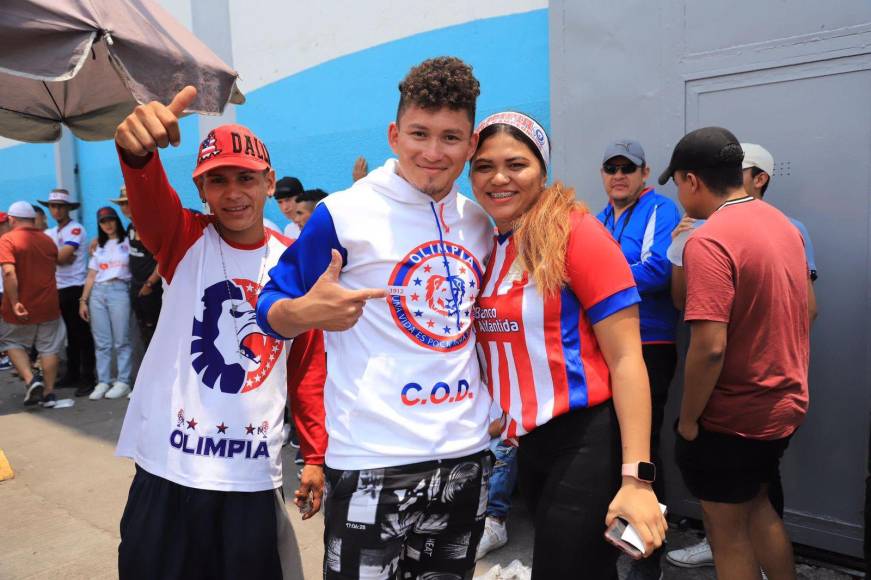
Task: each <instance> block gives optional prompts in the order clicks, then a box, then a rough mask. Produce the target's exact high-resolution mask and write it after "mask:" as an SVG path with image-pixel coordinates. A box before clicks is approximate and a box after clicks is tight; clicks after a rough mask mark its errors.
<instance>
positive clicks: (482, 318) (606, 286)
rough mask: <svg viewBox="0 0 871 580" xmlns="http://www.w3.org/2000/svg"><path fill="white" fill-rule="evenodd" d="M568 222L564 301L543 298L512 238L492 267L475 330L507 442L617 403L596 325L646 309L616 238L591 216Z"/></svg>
mask: <svg viewBox="0 0 871 580" xmlns="http://www.w3.org/2000/svg"><path fill="white" fill-rule="evenodd" d="M570 219H571V233H570V235H569V241H568V245H567V248H566V271H567V274H568V278H569V280H568V284H566V285H565V286H563V288H562V290H561V291H560V292H559V293H555V294H553V295H550V296H546V297H543V296H542V295H541V294H540V293H539V291H538V288H537V287H536V284H535V281H534V280H533V279H532V277H531V276H530V275H529V273H528V272H525V271H523V269H522V268H521V266H520V264H519V260H518V259H517V247H516V244H515V240H514V237H513V236H512V235H511V234H506V235H503V236H499V237H497V238H496V242H495V247H494V250H493V252H492V254H491V256H490V260H489V263H488V264H487V273H486V276H485V278H484V284H483V290H482V292H481V294H480V295H479V296H478V305H477V308H476V309H475V328H476V330H477V336H478V349H479V353H480V355H481V359H482V361H484V363H485V369H484V371H485V373H486V378H487V385H488V388H489V390H490V394H491V395H492V396H493V400H494V401H496V402H498V403H499V405H500V406H501V407H502V410H503V411H505V413H506V414H507V415H508V421H507V422H506V428H505V432H504V433H503V437H505V438H509V437H517V436H519V435H523V434H525V433H529V432H530V431H532V430H533V429H535V428H536V427H538V426H539V425H543V424H545V423H547V422H548V421H550V420H551V419H552V418H554V417H557V416H559V415H562V414H563V413H566V412H568V411H570V410H574V409H579V408H584V407H592V406H595V405H598V404H600V403H603V402H605V401H607V400H608V399H610V398H611V378H610V374H609V372H608V365H607V364H606V362H605V359H604V357H603V355H602V352H601V350H600V349H599V343H598V341H597V340H596V335H595V334H594V333H593V325H594V324H596V323H597V322H599V321H601V320H604V319H605V318H607V317H608V316H611V315H612V314H614V313H615V312H618V311H620V310H622V309H624V308H627V307H629V306H632V305H633V304H637V303H638V302H640V301H641V298H640V296H639V294H638V291H637V289H636V288H635V281H634V280H633V278H632V272H631V271H630V269H629V265H628V263H627V262H626V259H625V258H624V257H623V254H622V252H621V251H620V247H619V246H618V245H617V243H616V242H615V241H614V239H613V237H612V236H611V234H609V233H608V231H607V230H606V229H605V228H604V227H603V226H602V224H600V223H599V222H598V221H597V220H596V218H595V216H593V215H590V214H589V213H588V212H586V211H576V212H573V213H572V215H571V218H570Z"/></svg>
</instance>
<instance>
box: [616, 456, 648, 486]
mask: <svg viewBox="0 0 871 580" xmlns="http://www.w3.org/2000/svg"><path fill="white" fill-rule="evenodd" d="M620 474H621V475H628V476H629V477H634V478H635V479H637V480H638V481H643V482H645V483H653V482H654V481H655V480H656V466H655V465H654V464H652V463H650V462H649V461H637V462H635V463H624V464H623V469H622V470H621V471H620Z"/></svg>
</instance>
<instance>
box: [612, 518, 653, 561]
mask: <svg viewBox="0 0 871 580" xmlns="http://www.w3.org/2000/svg"><path fill="white" fill-rule="evenodd" d="M627 530H631V531H632V534H633V535H634V536H635V537H636V538H637V537H638V533H637V532H635V529H634V528H633V527H632V526H631V525H629V522H627V521H626V520H624V519H623V518H621V517H616V518H614V521H613V522H611V525H610V526H608V529H607V530H605V539H606V540H608V541H609V542H610V543H612V544H614V545H615V546H617V547H618V548H619V549H620V550H622V551H623V552H624V553H625V554H626V555H627V556H629V557H630V558H632V559H633V560H640V559H641V558H643V557H644V550H643V547H644V545H643V544H642V545H641V548H639V547H638V546H637V545H635V544H634V543H630V542H631V538H630V539H627V538H626V537H625V534H626V531H627Z"/></svg>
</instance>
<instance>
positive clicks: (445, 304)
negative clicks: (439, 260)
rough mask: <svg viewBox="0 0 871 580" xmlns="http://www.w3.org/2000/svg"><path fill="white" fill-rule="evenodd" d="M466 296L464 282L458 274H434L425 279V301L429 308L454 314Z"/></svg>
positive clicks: (446, 313) (444, 313)
mask: <svg viewBox="0 0 871 580" xmlns="http://www.w3.org/2000/svg"><path fill="white" fill-rule="evenodd" d="M465 296H466V282H465V281H464V280H463V279H462V278H460V277H459V276H447V277H445V276H441V275H438V274H435V275H433V276H430V277H429V279H428V280H427V281H426V303H427V305H428V306H429V308H430V310H432V311H433V312H438V313H439V314H443V315H445V316H456V315H457V313H458V312H459V311H460V305H461V304H462V303H463V298H464V297H465Z"/></svg>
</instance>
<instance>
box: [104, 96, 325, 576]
mask: <svg viewBox="0 0 871 580" xmlns="http://www.w3.org/2000/svg"><path fill="white" fill-rule="evenodd" d="M195 97H196V91H195V90H194V89H193V88H192V87H186V88H185V89H183V90H182V91H181V92H179V93H178V94H177V95H176V97H175V98H174V99H173V101H172V103H170V104H169V105H168V106H164V105H162V104H160V103H157V102H152V103H148V104H146V105H142V106H139V107H137V108H136V109H135V110H134V112H133V113H132V114H131V115H130V116H128V117H127V118H126V119H125V120H124V121H123V122H122V123H121V125H119V126H118V129H117V131H116V134H115V143H116V145H117V147H118V154H119V157H120V161H121V169H122V172H123V174H124V181H125V184H126V187H127V195H128V199H129V204H130V209H131V212H132V217H133V221H134V223H135V224H136V228H137V231H138V233H139V235H140V237H141V239H142V241H143V243H144V244H145V246H146V247H147V248H148V249H149V250H150V251H151V252H152V253H153V254H154V256H155V258H156V260H157V264H158V270H159V272H160V273H161V276H162V277H163V278H164V282H165V292H164V298H163V307H162V310H161V315H160V318H159V320H158V323H157V327H156V329H155V334H154V338H153V340H152V342H151V345H150V346H149V348H148V351H147V352H146V354H145V358H144V359H143V362H142V366H141V368H140V371H139V376H138V377H137V380H136V389H135V391H134V395H133V398H132V401H131V403H130V407H129V408H128V410H127V415H126V417H125V419H124V426H123V428H122V431H121V436H120V439H119V442H118V449H117V453H118V455H121V456H125V457H130V458H132V459H133V460H134V461H135V462H136V476H135V477H134V479H133V483H132V485H131V488H130V495H129V498H128V501H127V506H126V508H125V510H124V515H123V517H122V520H121V546H120V548H119V557H118V564H119V576H120V577H121V578H122V579H133V578H143V579H145V578H165V579H175V578H178V579H181V578H184V579H185V580H189V579H191V578H203V579H205V578H269V579H272V578H275V579H279V578H288V577H293V578H296V577H301V574H302V572H301V569H300V563H299V554H298V550H297V549H296V542H295V540H294V538H293V532H292V529H291V527H290V524H289V522H288V521H287V512H286V509H285V507H284V498H283V495H282V491H281V485H282V474H281V459H280V450H281V443H282V423H283V412H284V407H285V404H286V401H287V395H288V392H290V393H291V396H292V398H293V399H294V408H295V409H304V408H306V407H307V405H314V406H315V407H318V406H321V407H322V402H321V401H320V399H318V398H317V397H316V396H315V397H312V396H311V395H309V394H312V395H316V394H317V393H318V392H319V391H320V390H321V389H322V385H323V379H324V353H323V339H322V336H321V335H320V334H319V333H318V332H310V333H306V334H303V335H301V336H299V337H297V338H296V339H295V340H293V342H292V343H291V342H289V341H288V342H285V341H281V340H277V339H275V338H272V337H270V336H268V335H266V334H265V333H264V332H262V330H261V329H260V328H259V326H258V325H257V321H256V319H255V311H254V307H255V305H256V301H257V294H258V292H259V291H260V288H261V287H262V286H263V285H264V284H265V283H266V282H267V281H268V279H269V270H270V268H271V267H272V266H273V265H275V263H276V262H277V261H278V258H279V256H280V255H281V254H282V252H283V251H284V250H285V249H286V248H287V246H288V245H289V243H290V241H289V240H287V239H286V238H284V237H283V236H280V235H279V234H276V233H275V232H272V231H269V230H265V229H264V227H263V206H264V204H265V202H266V199H267V197H268V195H269V194H271V193H272V191H273V190H274V188H275V173H274V171H273V169H272V166H271V162H270V158H269V152H268V149H267V148H266V145H265V144H264V143H263V142H262V141H260V140H259V139H258V138H257V137H256V136H255V135H254V134H253V133H252V132H251V131H250V130H249V129H247V128H246V127H242V126H239V125H223V126H220V127H218V128H216V129H214V130H213V131H211V132H210V133H209V134H208V136H207V137H206V138H205V140H203V142H202V143H201V144H200V147H199V151H198V154H197V166H196V169H195V170H194V173H193V179H194V182H195V184H196V186H197V189H198V190H199V192H200V196H201V198H202V201H203V202H204V203H207V204H208V205H209V207H210V208H211V211H212V213H211V214H210V215H201V214H195V213H193V212H191V211H189V210H186V209H184V208H183V207H182V205H181V202H180V201H179V198H178V196H177V195H176V193H175V191H174V190H173V188H172V186H171V185H170V184H169V182H168V180H167V177H166V174H165V172H164V170H163V167H162V165H161V162H160V158H159V155H158V154H157V151H156V150H157V148H159V147H166V146H167V145H169V144H170V143H172V144H173V145H178V144H179V141H180V134H179V128H178V116H179V115H180V114H181V112H182V111H183V110H184V109H185V108H186V107H187V106H188V105H190V103H191V102H192V101H193V100H194V98H195ZM307 395H309V396H307ZM318 413H320V415H318ZM306 415H309V416H315V417H317V416H322V415H323V410H322V408H320V411H318V409H314V410H313V411H309V412H307V413H306ZM299 431H300V435H301V439H302V441H301V443H302V446H303V451H304V453H305V454H306V459H307V461H309V462H312V463H317V462H320V463H322V462H323V450H324V449H325V447H326V435H325V433H324V431H323V429H319V428H318V425H306V426H305V428H300V429H299ZM315 499H316V500H319V498H315Z"/></svg>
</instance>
